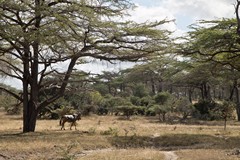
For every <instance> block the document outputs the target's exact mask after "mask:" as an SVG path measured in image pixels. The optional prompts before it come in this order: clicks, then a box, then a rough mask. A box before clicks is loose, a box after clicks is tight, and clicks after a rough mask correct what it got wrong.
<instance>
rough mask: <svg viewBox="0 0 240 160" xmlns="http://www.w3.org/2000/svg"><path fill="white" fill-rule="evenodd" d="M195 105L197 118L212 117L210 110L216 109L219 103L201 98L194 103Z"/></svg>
mask: <svg viewBox="0 0 240 160" xmlns="http://www.w3.org/2000/svg"><path fill="white" fill-rule="evenodd" d="M194 107H195V109H196V111H197V112H195V113H194V114H193V116H194V117H195V118H200V119H205V120H207V119H212V118H213V117H212V116H211V114H210V112H211V110H214V109H215V108H217V107H218V104H217V103H215V102H214V101H205V100H200V101H199V102H198V103H195V104H194Z"/></svg>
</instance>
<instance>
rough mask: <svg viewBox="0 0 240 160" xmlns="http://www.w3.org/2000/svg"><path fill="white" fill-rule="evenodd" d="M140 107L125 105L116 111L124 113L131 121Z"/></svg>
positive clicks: (118, 107)
mask: <svg viewBox="0 0 240 160" xmlns="http://www.w3.org/2000/svg"><path fill="white" fill-rule="evenodd" d="M137 109H138V107H137V106H133V105H131V104H130V105H124V106H117V107H116V111H117V112H121V113H123V115H124V116H126V117H127V119H130V116H132V115H134V114H135V113H136V111H137Z"/></svg>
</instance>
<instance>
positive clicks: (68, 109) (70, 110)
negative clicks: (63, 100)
mask: <svg viewBox="0 0 240 160" xmlns="http://www.w3.org/2000/svg"><path fill="white" fill-rule="evenodd" d="M52 112H53V113H56V114H58V116H59V117H62V116H63V115H65V114H73V113H75V112H76V110H74V108H73V107H70V106H60V108H58V109H55V110H52Z"/></svg>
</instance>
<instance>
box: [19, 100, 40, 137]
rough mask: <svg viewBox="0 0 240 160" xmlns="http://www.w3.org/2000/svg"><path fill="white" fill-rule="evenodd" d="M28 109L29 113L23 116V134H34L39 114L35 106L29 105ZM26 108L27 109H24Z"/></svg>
mask: <svg viewBox="0 0 240 160" xmlns="http://www.w3.org/2000/svg"><path fill="white" fill-rule="evenodd" d="M26 107H27V108H28V109H27V110H28V111H27V113H26V114H24V116H23V121H24V126H23V133H26V132H34V131H35V127H36V121H37V115H38V112H37V110H36V109H35V106H34V105H33V106H32V105H30V104H29V105H28V106H26ZM24 108H25V107H24Z"/></svg>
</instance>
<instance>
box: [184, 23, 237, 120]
mask: <svg viewBox="0 0 240 160" xmlns="http://www.w3.org/2000/svg"><path fill="white" fill-rule="evenodd" d="M237 28H238V23H237V21H236V19H221V20H212V21H200V23H198V24H195V25H192V27H191V29H192V31H190V32H189V34H188V38H187V41H186V42H185V43H184V45H183V46H184V47H183V48H184V49H183V50H182V53H184V54H185V55H188V56H189V55H190V57H191V58H193V57H194V58H195V59H197V60H198V61H199V62H211V63H213V64H215V66H217V67H218V68H221V70H222V71H223V70H229V72H228V73H230V75H228V77H227V76H225V78H226V79H227V78H230V77H231V79H230V80H231V81H232V85H233V86H232V87H231V88H232V89H231V90H232V91H231V92H232V93H231V95H230V96H229V97H230V98H229V99H231V100H232V99H233V98H231V97H233V94H235V97H236V98H235V102H236V103H237V107H236V110H237V114H238V120H240V97H239V88H238V86H239V76H238V74H235V73H238V72H239V71H240V65H239V64H240V45H239V44H240V43H239V42H240V38H239V35H238V34H236V30H237ZM219 70H220V69H219ZM225 73H227V72H225ZM231 74H232V75H231Z"/></svg>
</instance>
